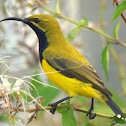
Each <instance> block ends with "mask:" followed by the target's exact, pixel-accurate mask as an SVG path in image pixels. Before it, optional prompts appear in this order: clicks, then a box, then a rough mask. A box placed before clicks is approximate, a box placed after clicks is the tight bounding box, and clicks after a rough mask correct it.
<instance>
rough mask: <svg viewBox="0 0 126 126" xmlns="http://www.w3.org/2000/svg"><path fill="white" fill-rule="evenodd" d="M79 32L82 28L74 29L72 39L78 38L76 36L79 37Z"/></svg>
mask: <svg viewBox="0 0 126 126" xmlns="http://www.w3.org/2000/svg"><path fill="white" fill-rule="evenodd" d="M79 30H80V27H76V28H74V29H72V32H71V34H70V35H71V37H72V38H73V39H74V38H75V37H76V35H77V33H78V32H79Z"/></svg>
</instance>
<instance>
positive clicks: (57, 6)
mask: <svg viewBox="0 0 126 126" xmlns="http://www.w3.org/2000/svg"><path fill="white" fill-rule="evenodd" d="M56 12H57V13H58V14H60V13H61V12H60V7H59V0H57V3H56Z"/></svg>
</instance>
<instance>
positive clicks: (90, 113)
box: [87, 98, 96, 119]
mask: <svg viewBox="0 0 126 126" xmlns="http://www.w3.org/2000/svg"><path fill="white" fill-rule="evenodd" d="M93 111H94V98H92V100H91V107H90V109H89V112H88V113H87V116H89V119H94V118H95V117H96V114H93Z"/></svg>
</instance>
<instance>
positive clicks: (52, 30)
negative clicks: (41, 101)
mask: <svg viewBox="0 0 126 126" xmlns="http://www.w3.org/2000/svg"><path fill="white" fill-rule="evenodd" d="M7 20H15V21H21V22H23V23H25V24H27V25H29V26H30V27H31V28H32V29H33V30H34V32H35V33H36V35H37V37H38V40H39V58H40V62H41V65H42V68H43V70H44V72H45V73H47V74H46V75H47V77H48V78H49V79H50V80H51V81H52V82H53V83H54V84H56V85H57V86H59V87H60V88H61V89H63V90H64V91H65V92H67V93H68V95H69V96H68V97H65V98H63V99H61V100H59V101H57V102H55V103H51V104H49V106H51V107H52V109H51V110H50V112H51V113H53V114H54V113H55V111H56V109H57V105H58V104H60V103H61V102H63V101H65V100H67V99H70V98H72V97H75V96H78V95H79V96H85V97H88V98H92V102H91V107H90V109H89V112H88V114H87V115H89V119H94V118H95V116H96V115H95V114H93V110H94V98H96V99H98V100H100V101H102V102H104V103H106V104H107V105H108V106H109V107H110V108H111V109H112V110H113V111H114V113H115V114H116V116H117V117H120V118H123V119H125V116H124V114H123V112H122V111H121V109H120V108H119V107H118V106H117V104H116V103H115V102H114V101H113V100H112V99H111V97H112V94H111V92H110V91H109V90H108V89H107V88H106V87H105V85H104V83H103V81H102V80H101V78H100V77H99V76H98V74H97V73H96V70H95V69H94V68H93V67H92V66H91V65H90V63H89V62H88V61H87V60H86V58H85V57H84V56H82V55H81V54H80V53H79V52H78V51H77V50H76V49H75V48H74V47H72V46H71V45H70V43H69V42H68V41H67V40H66V39H65V37H64V35H63V33H62V31H61V29H60V26H59V23H58V22H57V20H56V19H55V18H53V17H52V16H50V15H46V14H38V15H33V16H30V17H28V18H24V19H21V18H17V17H9V18H5V19H3V20H1V21H0V22H2V21H7Z"/></svg>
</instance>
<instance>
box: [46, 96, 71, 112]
mask: <svg viewBox="0 0 126 126" xmlns="http://www.w3.org/2000/svg"><path fill="white" fill-rule="evenodd" d="M70 98H72V97H69V96H68V97H65V98H63V99H61V100H59V101H57V102H54V103H51V104H49V105H48V106H51V107H52V109H51V110H50V112H51V113H52V114H54V113H55V111H56V109H57V105H58V104H60V103H61V102H64V101H66V100H68V99H70Z"/></svg>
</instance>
